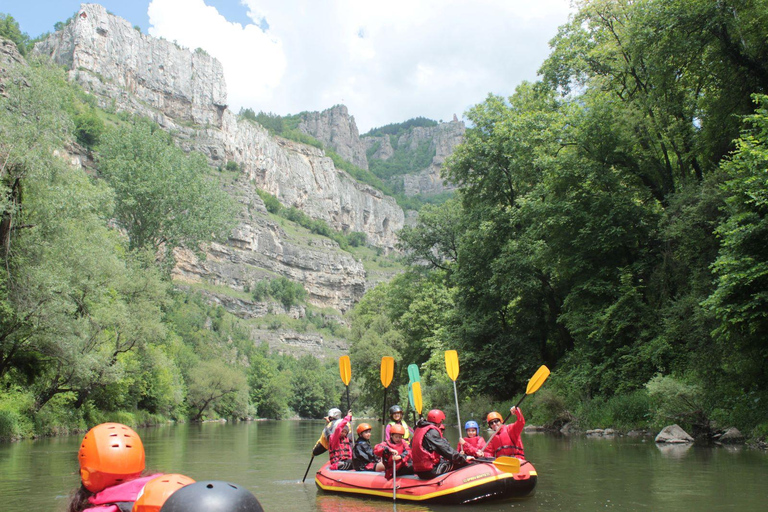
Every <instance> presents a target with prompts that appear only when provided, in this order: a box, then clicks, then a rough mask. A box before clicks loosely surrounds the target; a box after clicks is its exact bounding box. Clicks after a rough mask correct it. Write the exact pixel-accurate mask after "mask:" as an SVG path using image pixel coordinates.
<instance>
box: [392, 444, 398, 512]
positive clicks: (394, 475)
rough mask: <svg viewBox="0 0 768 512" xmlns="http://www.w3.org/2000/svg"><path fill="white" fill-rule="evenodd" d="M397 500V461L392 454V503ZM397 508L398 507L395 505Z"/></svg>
mask: <svg viewBox="0 0 768 512" xmlns="http://www.w3.org/2000/svg"><path fill="white" fill-rule="evenodd" d="M395 501H397V461H396V460H395V456H394V455H393V456H392V503H394V502H395ZM395 510H397V507H395Z"/></svg>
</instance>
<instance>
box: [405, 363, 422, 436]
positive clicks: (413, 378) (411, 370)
mask: <svg viewBox="0 0 768 512" xmlns="http://www.w3.org/2000/svg"><path fill="white" fill-rule="evenodd" d="M408 379H409V382H408V400H409V401H410V402H411V407H412V408H413V410H414V411H416V406H415V405H414V402H413V383H414V382H421V376H420V375H419V367H418V365H415V364H409V365H408ZM413 425H414V426H415V425H416V414H415V412H414V415H413Z"/></svg>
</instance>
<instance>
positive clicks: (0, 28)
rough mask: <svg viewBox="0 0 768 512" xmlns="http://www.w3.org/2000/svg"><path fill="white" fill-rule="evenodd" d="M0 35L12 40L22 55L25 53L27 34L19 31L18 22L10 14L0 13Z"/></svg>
mask: <svg viewBox="0 0 768 512" xmlns="http://www.w3.org/2000/svg"><path fill="white" fill-rule="evenodd" d="M0 37H4V38H6V39H10V40H11V41H13V42H14V43H15V44H16V48H18V50H19V53H20V54H21V55H22V56H25V55H26V54H27V45H28V44H29V36H28V35H27V34H26V33H23V32H22V31H21V28H19V23H18V22H17V21H16V20H15V19H14V18H13V16H11V15H10V14H4V13H0Z"/></svg>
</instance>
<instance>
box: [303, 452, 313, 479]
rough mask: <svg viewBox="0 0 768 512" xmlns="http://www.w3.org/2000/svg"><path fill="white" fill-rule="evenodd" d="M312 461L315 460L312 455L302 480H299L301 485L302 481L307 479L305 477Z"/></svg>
mask: <svg viewBox="0 0 768 512" xmlns="http://www.w3.org/2000/svg"><path fill="white" fill-rule="evenodd" d="M313 460H315V456H314V454H313V455H312V458H311V459H309V464H308V465H307V470H306V471H305V472H304V478H302V479H301V483H304V480H306V479H307V475H308V474H309V468H310V467H312V461H313Z"/></svg>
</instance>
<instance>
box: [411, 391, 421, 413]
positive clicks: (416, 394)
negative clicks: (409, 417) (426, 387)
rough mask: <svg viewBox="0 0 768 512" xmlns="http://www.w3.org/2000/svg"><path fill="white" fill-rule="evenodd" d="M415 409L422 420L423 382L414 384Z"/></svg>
mask: <svg viewBox="0 0 768 512" xmlns="http://www.w3.org/2000/svg"><path fill="white" fill-rule="evenodd" d="M412 389H413V408H414V409H416V412H417V413H419V418H421V382H414V383H413V386H412Z"/></svg>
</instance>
